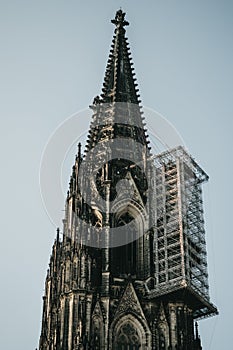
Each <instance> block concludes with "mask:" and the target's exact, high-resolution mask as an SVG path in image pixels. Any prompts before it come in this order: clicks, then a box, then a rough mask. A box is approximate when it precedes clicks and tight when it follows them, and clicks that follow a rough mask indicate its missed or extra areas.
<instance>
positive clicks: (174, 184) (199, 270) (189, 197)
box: [153, 146, 215, 315]
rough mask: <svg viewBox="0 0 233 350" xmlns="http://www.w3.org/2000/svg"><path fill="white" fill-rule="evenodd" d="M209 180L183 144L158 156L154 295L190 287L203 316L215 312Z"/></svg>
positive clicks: (155, 199) (156, 171)
mask: <svg viewBox="0 0 233 350" xmlns="http://www.w3.org/2000/svg"><path fill="white" fill-rule="evenodd" d="M207 180H208V175H207V174H206V173H205V172H204V171H203V170H202V169H201V168H200V167H199V165H198V164H197V163H196V162H195V161H194V160H193V158H191V156H190V155H188V153H187V152H186V151H185V150H184V149H183V147H181V146H179V147H177V148H175V149H173V150H171V151H167V152H164V153H161V154H159V155H158V156H156V158H155V193H154V201H155V203H154V207H155V208H156V220H155V223H156V224H155V235H154V255H155V256H154V261H155V289H154V293H153V294H156V295H163V294H167V293H169V292H171V293H172V292H174V291H177V290H180V289H186V290H187V289H188V290H189V291H190V293H192V294H193V295H195V296H196V297H197V299H198V300H199V301H198V303H197V304H198V306H197V311H198V309H200V310H201V309H202V312H200V315H201V314H203V315H204V314H208V313H214V312H215V308H214V307H213V306H212V304H210V303H209V287H208V274H207V257H206V243H205V229H204V219H203V201H202V184H203V182H205V181H207ZM204 309H205V310H204ZM197 314H198V313H197Z"/></svg>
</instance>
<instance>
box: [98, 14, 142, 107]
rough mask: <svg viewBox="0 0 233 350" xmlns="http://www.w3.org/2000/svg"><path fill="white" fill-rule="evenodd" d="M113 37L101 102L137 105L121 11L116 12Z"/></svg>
mask: <svg viewBox="0 0 233 350" xmlns="http://www.w3.org/2000/svg"><path fill="white" fill-rule="evenodd" d="M111 22H112V23H113V24H115V26H116V29H115V35H114V37H113V41H112V45H111V50H110V55H109V59H108V64H107V68H106V72H105V78H104V84H103V89H102V94H101V98H102V102H103V103H108V102H130V103H135V104H139V103H140V102H141V101H140V100H139V95H138V89H137V83H136V79H135V77H134V76H135V73H133V70H134V68H133V63H132V62H131V60H132V59H131V57H130V56H131V54H130V50H129V47H128V42H127V38H126V37H125V28H124V27H125V26H128V25H129V22H127V21H126V20H125V13H124V12H123V11H122V10H118V11H117V12H116V16H115V19H113V20H112V21H111Z"/></svg>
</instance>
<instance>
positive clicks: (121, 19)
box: [111, 9, 129, 28]
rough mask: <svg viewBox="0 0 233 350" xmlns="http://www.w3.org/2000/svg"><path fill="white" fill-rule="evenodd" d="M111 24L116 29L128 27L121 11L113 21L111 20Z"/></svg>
mask: <svg viewBox="0 0 233 350" xmlns="http://www.w3.org/2000/svg"><path fill="white" fill-rule="evenodd" d="M111 22H112V23H113V24H115V26H116V27H117V28H123V27H125V26H128V25H129V22H127V21H125V13H124V12H123V11H122V9H120V10H118V11H117V13H116V16H115V19H112V20H111Z"/></svg>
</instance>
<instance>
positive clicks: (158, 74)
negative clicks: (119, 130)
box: [0, 0, 233, 350]
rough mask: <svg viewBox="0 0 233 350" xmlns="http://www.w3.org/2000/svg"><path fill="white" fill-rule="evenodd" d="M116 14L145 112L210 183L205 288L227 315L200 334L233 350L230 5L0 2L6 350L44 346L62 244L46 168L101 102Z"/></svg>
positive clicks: (208, 347)
mask: <svg viewBox="0 0 233 350" xmlns="http://www.w3.org/2000/svg"><path fill="white" fill-rule="evenodd" d="M120 6H121V7H122V9H123V10H124V11H126V12H127V20H128V21H129V22H130V27H128V28H127V36H128V38H129V42H130V47H131V52H132V56H133V61H134V66H135V71H136V76H137V79H138V83H139V88H140V94H141V97H142V101H143V104H144V105H145V106H147V107H150V108H152V109H154V110H156V111H158V112H160V113H161V114H162V115H164V116H165V117H166V118H167V119H168V120H169V121H170V122H171V123H172V124H173V125H174V126H175V127H176V128H177V130H178V131H179V132H180V134H181V135H182V137H183V138H184V140H185V143H186V146H187V147H188V149H189V151H190V153H191V154H192V155H193V156H194V158H195V159H196V160H197V161H198V162H199V163H200V165H201V166H202V167H203V168H204V169H205V171H206V172H207V173H208V174H209V175H210V182H209V184H208V185H205V192H204V195H205V196H204V197H205V218H206V229H207V233H206V238H207V250H208V263H209V282H210V295H211V300H212V302H213V303H214V304H216V305H217V306H218V308H219V311H220V315H219V316H217V317H215V318H212V319H206V320H203V321H200V333H201V337H202V342H203V349H204V350H219V349H222V350H223V349H229V344H232V317H233V303H232V289H233V274H232V271H231V268H232V266H233V264H232V255H233V254H232V246H233V235H232V228H231V217H232V213H231V210H232V198H233V193H232V175H233V171H232V170H233V167H232V155H231V153H232V146H233V142H232V131H233V130H232V124H233V123H232V119H233V117H232V112H233V64H232V61H233V60H232V53H233V47H232V37H233V2H232V1H230V0H229V1H226V0H225V1H220V0H219V1H216V0H205V1H203V0H195V1H194V0H193V1H191V0H190V1H185V0H183V1H182V0H169V1H168V0H161V1H157V0H143V1H139V0H138V1H136V0H134V1H133V0H128V1H126V0H125V1H124V0H121V1H119V0H99V1H94V0H92V1H90V0H86V1H85V2H84V1H78V0H75V1H74V0H68V1H61V0H56V1H55V0H50V1H45V0H40V1H35V0H14V1H13V0H8V1H1V2H0V45H1V46H0V47H1V53H0V57H1V65H0V98H1V103H0V116H1V128H0V135H1V136H0V141H1V148H0V152H1V164H2V166H1V246H0V247H1V248H0V249H1V253H0V264H1V265H0V266H1V298H0V310H1V312H0V329H1V337H0V349H3V350H13V349H17V350H33V349H35V348H36V347H37V346H38V340H39V333H40V326H41V306H42V295H43V289H44V280H45V274H46V269H47V264H48V259H49V255H50V252H51V245H52V243H53V240H54V237H55V227H54V226H53V225H52V224H51V222H50V220H49V218H48V216H47V215H46V213H45V211H44V208H43V205H42V202H41V197H40V188H39V167H40V159H41V155H42V152H43V149H44V146H45V144H46V142H47V140H48V138H49V137H50V135H51V134H52V133H53V131H54V130H55V128H56V127H57V126H58V125H59V124H60V123H61V122H63V121H64V120H65V119H66V118H67V117H69V116H70V115H72V114H74V113H76V112H77V111H79V110H82V109H85V108H87V107H88V105H89V104H90V103H91V102H92V100H93V97H94V96H96V95H97V94H99V93H100V89H101V86H102V81H103V75H104V71H105V66H106V61H107V57H108V54H109V48H110V43H111V40H112V34H113V29H114V28H113V26H112V24H111V23H110V20H111V19H112V18H113V17H114V15H115V11H116V10H117V9H119V7H120ZM81 123H82V121H81V120H80V125H81ZM79 133H80V130H78V129H77V136H79ZM68 173H69V169H67V174H68ZM58 176H60V174H59V175H58ZM67 183H68V178H67ZM60 210H61V219H62V216H63V213H64V212H63V207H62V206H61V209H60Z"/></svg>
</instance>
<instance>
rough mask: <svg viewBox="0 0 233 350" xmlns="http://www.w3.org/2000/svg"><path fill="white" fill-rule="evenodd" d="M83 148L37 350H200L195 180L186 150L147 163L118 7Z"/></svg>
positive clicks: (203, 286) (206, 312)
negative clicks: (99, 90) (102, 74)
mask: <svg viewBox="0 0 233 350" xmlns="http://www.w3.org/2000/svg"><path fill="white" fill-rule="evenodd" d="M112 23H113V24H114V25H115V26H116V28H115V33H114V38H113V41H112V49H111V53H110V56H109V60H108V64H107V69H106V73H105V78H104V84H103V89H102V94H101V96H100V97H96V98H95V99H94V102H93V104H92V106H91V108H92V110H93V117H92V122H91V126H90V130H89V134H88V138H87V144H86V150H85V152H84V154H82V150H81V144H79V146H78V154H77V156H76V158H75V163H74V166H73V168H72V174H71V178H70V186H69V191H68V193H67V198H66V204H65V217H64V220H63V223H64V227H63V236H62V239H60V232H59V230H58V231H57V237H56V240H55V242H54V245H53V248H52V254H51V257H50V263H49V269H48V273H47V277H46V281H45V295H44V297H43V314H42V329H41V336H40V344H39V350H81V349H82V350H84V349H85V350H123V349H124V350H126V349H132V350H133V349H134V350H139V349H140V350H201V349H202V346H201V340H200V337H199V333H198V327H197V323H196V320H197V319H199V318H203V317H207V316H211V315H215V314H216V313H217V309H216V307H215V306H214V305H213V304H211V303H210V298H209V290H208V274H207V259H206V245H205V230H204V220H203V204H202V184H203V182H205V181H207V180H208V176H207V175H206V173H205V172H204V171H203V170H202V169H201V168H200V167H199V165H198V164H197V163H196V162H195V161H194V160H193V159H192V157H191V156H190V155H189V154H188V153H187V152H186V151H185V150H184V149H183V148H182V147H177V148H175V149H173V150H168V151H166V152H164V153H162V154H159V155H156V156H154V157H151V151H150V147H149V141H148V136H147V134H146V129H145V123H144V117H143V115H142V111H141V107H140V102H141V101H140V100H139V94H138V90H137V84H136V80H135V77H134V73H133V67H132V63H131V58H130V52H129V48H128V43H127V39H126V37H125V26H127V25H128V24H129V23H128V22H127V21H126V20H125V13H123V11H122V10H119V11H117V13H116V17H115V19H114V20H112Z"/></svg>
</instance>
